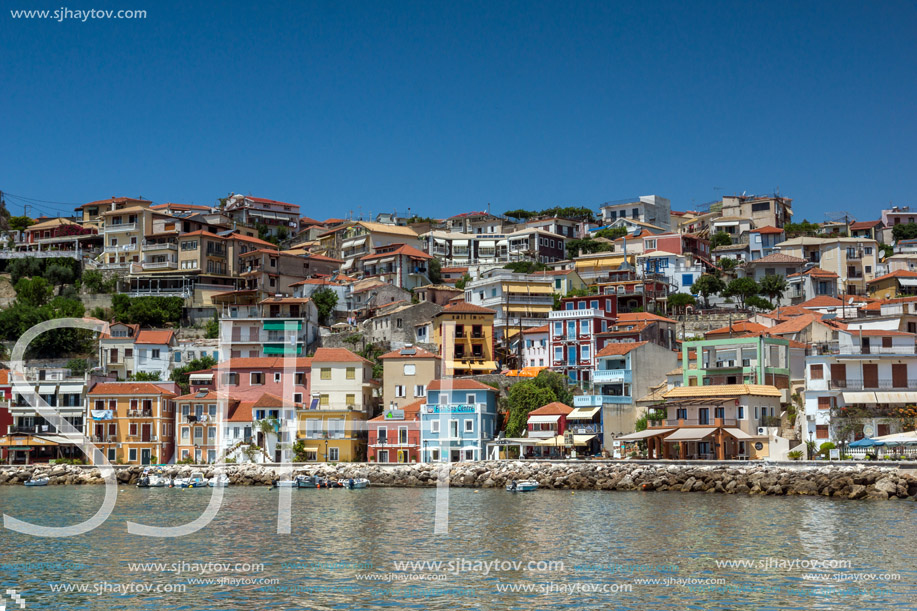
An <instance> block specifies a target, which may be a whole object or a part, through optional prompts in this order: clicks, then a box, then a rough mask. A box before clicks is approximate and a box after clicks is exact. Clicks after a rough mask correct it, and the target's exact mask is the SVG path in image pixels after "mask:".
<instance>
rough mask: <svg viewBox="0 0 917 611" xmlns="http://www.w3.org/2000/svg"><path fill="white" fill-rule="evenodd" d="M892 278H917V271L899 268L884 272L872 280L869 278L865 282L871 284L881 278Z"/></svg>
mask: <svg viewBox="0 0 917 611" xmlns="http://www.w3.org/2000/svg"><path fill="white" fill-rule="evenodd" d="M892 278H917V272H912V271H910V270H906V269H899V270H895V271H893V272H891V273H888V274H885V275H884V276H879V277H878V278H876V279H874V280H870V281H869V282H867V283H866V284H872V283H873V282H880V281H882V280H891V279H892Z"/></svg>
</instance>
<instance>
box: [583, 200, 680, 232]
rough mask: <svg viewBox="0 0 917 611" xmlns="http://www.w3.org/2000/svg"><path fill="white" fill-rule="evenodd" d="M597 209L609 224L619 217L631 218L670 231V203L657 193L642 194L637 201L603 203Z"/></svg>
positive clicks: (603, 219)
mask: <svg viewBox="0 0 917 611" xmlns="http://www.w3.org/2000/svg"><path fill="white" fill-rule="evenodd" d="M599 210H600V211H601V213H602V221H603V222H604V223H605V224H606V225H610V224H611V223H613V222H615V220H617V219H620V218H626V219H631V220H634V221H639V222H641V223H648V224H650V225H655V226H656V227H661V228H662V229H664V230H666V231H671V230H672V229H673V227H672V203H671V202H670V201H669V200H668V199H666V198H664V197H659V196H658V195H643V196H641V197H640V199H638V200H637V201H630V200H628V201H617V202H608V203H606V204H603V205H602V206H601V207H600V208H599Z"/></svg>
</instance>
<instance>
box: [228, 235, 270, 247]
mask: <svg viewBox="0 0 917 611" xmlns="http://www.w3.org/2000/svg"><path fill="white" fill-rule="evenodd" d="M226 237H228V238H235V239H236V240H242V241H243V242H248V243H250V244H260V245H261V246H264V247H265V248H274V249H276V248H277V245H276V244H271V243H270V242H266V241H264V240H261V239H259V238H255V237H252V236H250V235H242V234H241V233H233V234H230V235H228V236H226Z"/></svg>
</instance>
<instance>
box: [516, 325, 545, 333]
mask: <svg viewBox="0 0 917 611" xmlns="http://www.w3.org/2000/svg"><path fill="white" fill-rule="evenodd" d="M548 329H549V325H542V326H540V327H531V328H529V329H523V330H522V332H523V333H547V332H548Z"/></svg>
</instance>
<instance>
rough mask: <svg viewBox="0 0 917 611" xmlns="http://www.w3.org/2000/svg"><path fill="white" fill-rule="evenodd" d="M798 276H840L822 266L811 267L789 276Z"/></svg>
mask: <svg viewBox="0 0 917 611" xmlns="http://www.w3.org/2000/svg"><path fill="white" fill-rule="evenodd" d="M796 276H814V277H817V278H838V277H839V276H838V275H837V274H835V273H834V272H831V271H828V270H826V269H822V268H820V267H810V268H809V269H807V270H806V271H804V272H796V273H795V274H790V275H789V276H787V278H795V277H796Z"/></svg>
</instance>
